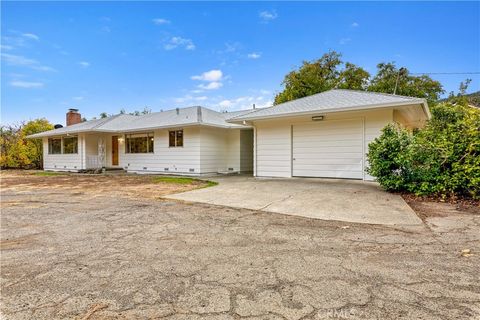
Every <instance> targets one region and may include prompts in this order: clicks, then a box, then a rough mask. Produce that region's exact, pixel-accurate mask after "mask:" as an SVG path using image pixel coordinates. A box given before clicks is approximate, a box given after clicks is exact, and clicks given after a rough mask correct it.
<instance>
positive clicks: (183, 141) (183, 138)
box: [168, 129, 185, 148]
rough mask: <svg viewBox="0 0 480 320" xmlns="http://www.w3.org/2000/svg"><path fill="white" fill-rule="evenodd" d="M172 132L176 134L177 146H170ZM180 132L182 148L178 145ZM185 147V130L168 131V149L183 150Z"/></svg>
mask: <svg viewBox="0 0 480 320" xmlns="http://www.w3.org/2000/svg"><path fill="white" fill-rule="evenodd" d="M171 132H174V133H175V145H174V146H171V145H170V133H171ZM178 132H182V145H181V146H179V145H177V144H178V136H177V135H178ZM184 145H185V134H184V132H183V129H177V130H168V147H169V148H183V146H184Z"/></svg>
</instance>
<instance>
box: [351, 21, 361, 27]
mask: <svg viewBox="0 0 480 320" xmlns="http://www.w3.org/2000/svg"><path fill="white" fill-rule="evenodd" d="M359 26H360V24H359V23H358V22H354V23H352V27H354V28H357V27H359Z"/></svg>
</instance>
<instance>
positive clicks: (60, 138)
mask: <svg viewBox="0 0 480 320" xmlns="http://www.w3.org/2000/svg"><path fill="white" fill-rule="evenodd" d="M51 140H60V152H58V153H53V152H52V150H51V149H50V141H51ZM47 148H48V154H49V155H58V154H63V137H58V138H57V137H52V138H48V139H47Z"/></svg>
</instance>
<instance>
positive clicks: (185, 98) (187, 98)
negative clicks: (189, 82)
mask: <svg viewBox="0 0 480 320" xmlns="http://www.w3.org/2000/svg"><path fill="white" fill-rule="evenodd" d="M173 100H174V101H175V102H176V103H179V104H183V103H188V102H192V101H206V100H208V97H207V96H192V95H189V94H187V95H185V96H183V97H180V98H174V99H173Z"/></svg>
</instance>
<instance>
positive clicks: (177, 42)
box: [163, 37, 195, 50]
mask: <svg viewBox="0 0 480 320" xmlns="http://www.w3.org/2000/svg"><path fill="white" fill-rule="evenodd" d="M178 47H183V48H185V49H186V50H195V44H193V41H192V40H190V39H185V38H182V37H172V38H171V39H170V40H169V41H168V43H166V44H165V45H164V46H163V48H164V49H165V50H173V49H175V48H178Z"/></svg>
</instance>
